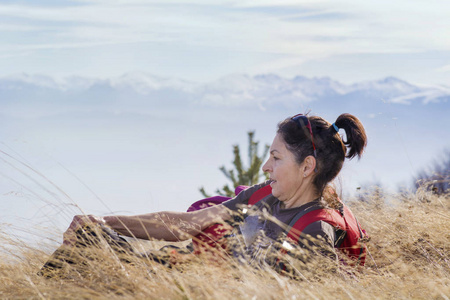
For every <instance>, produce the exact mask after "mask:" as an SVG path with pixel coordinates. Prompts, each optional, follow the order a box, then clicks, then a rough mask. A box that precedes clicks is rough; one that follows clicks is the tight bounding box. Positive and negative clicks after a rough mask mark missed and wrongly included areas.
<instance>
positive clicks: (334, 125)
mask: <svg viewBox="0 0 450 300" xmlns="http://www.w3.org/2000/svg"><path fill="white" fill-rule="evenodd" d="M331 125H333V128H334V130H336V132H339V127H337V126H336V124H335V123H333V124H331Z"/></svg>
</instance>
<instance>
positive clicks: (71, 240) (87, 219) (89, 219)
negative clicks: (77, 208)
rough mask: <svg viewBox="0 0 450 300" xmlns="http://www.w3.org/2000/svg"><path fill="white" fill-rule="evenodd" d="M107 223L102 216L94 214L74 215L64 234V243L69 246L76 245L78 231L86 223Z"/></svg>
mask: <svg viewBox="0 0 450 300" xmlns="http://www.w3.org/2000/svg"><path fill="white" fill-rule="evenodd" d="M95 224H105V220H104V219H103V218H102V217H97V216H94V215H77V216H75V217H73V220H72V222H71V223H70V225H69V228H67V230H66V232H64V234H63V244H64V245H67V246H74V245H75V242H76V231H77V230H78V229H80V228H83V226H85V225H95Z"/></svg>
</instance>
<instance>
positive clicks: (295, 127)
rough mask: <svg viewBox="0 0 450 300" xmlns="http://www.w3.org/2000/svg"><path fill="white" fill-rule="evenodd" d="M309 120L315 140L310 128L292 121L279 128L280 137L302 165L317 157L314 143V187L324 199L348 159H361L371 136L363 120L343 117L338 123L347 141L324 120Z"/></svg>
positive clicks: (284, 122)
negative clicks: (331, 182) (327, 187)
mask: <svg viewBox="0 0 450 300" xmlns="http://www.w3.org/2000/svg"><path fill="white" fill-rule="evenodd" d="M306 117H307V118H308V120H309V122H310V123H311V129H312V133H313V136H312V137H311V134H310V133H309V130H308V129H307V128H306V124H302V122H295V121H294V120H292V118H287V119H285V120H284V121H281V122H280V123H279V124H278V130H277V133H278V134H280V135H281V136H282V137H283V139H284V141H285V143H286V147H287V149H288V150H289V151H291V152H292V153H293V154H294V155H295V157H296V160H297V162H298V163H299V164H300V163H302V162H303V160H304V159H305V158H306V157H307V156H309V155H313V156H314V150H313V143H312V142H314V144H315V146H316V155H317V157H316V174H315V178H314V181H313V184H314V186H315V187H316V189H317V191H318V193H319V194H320V195H322V194H323V191H324V189H325V187H326V185H327V184H328V183H329V182H330V181H332V180H333V179H334V178H335V177H336V176H337V175H338V174H339V172H340V171H341V169H342V165H343V163H344V159H345V157H347V158H349V159H352V158H353V157H355V156H358V158H360V157H361V155H362V153H363V150H364V147H365V146H366V145H367V136H366V132H365V130H364V127H363V125H362V123H361V122H360V121H359V119H358V118H356V117H355V116H353V115H351V114H348V113H345V114H342V115H340V116H339V117H338V118H337V119H336V121H335V125H336V126H337V127H338V128H342V129H344V130H345V134H346V140H345V141H343V140H342V137H341V136H340V135H339V133H338V132H336V130H335V129H334V127H333V126H332V124H330V123H329V122H327V121H326V120H324V119H323V118H321V117H317V116H306ZM305 121H306V120H305ZM300 124H302V125H300ZM311 138H312V139H311Z"/></svg>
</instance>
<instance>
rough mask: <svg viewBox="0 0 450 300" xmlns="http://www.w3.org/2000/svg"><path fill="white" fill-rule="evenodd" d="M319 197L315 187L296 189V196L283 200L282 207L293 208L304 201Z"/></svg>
mask: <svg viewBox="0 0 450 300" xmlns="http://www.w3.org/2000/svg"><path fill="white" fill-rule="evenodd" d="M317 198H319V193H317V192H316V191H315V189H312V188H309V189H305V190H304V191H301V190H299V191H297V193H296V196H294V197H292V198H291V199H289V200H286V201H283V206H282V207H283V208H285V209H287V208H294V207H300V206H302V205H304V204H306V203H309V202H311V201H314V200H316V199H317Z"/></svg>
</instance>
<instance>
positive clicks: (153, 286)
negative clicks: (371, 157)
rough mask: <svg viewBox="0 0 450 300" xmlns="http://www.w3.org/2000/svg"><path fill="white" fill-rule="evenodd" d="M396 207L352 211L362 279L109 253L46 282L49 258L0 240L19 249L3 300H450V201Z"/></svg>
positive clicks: (411, 199)
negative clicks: (361, 242)
mask: <svg viewBox="0 0 450 300" xmlns="http://www.w3.org/2000/svg"><path fill="white" fill-rule="evenodd" d="M394 200H396V203H393V204H390V205H389V206H388V205H386V204H384V203H381V202H379V201H377V200H376V199H372V201H370V202H367V203H352V204H350V207H351V208H352V210H353V211H354V213H355V214H356V215H357V216H358V218H359V220H360V221H361V223H362V224H363V227H364V228H365V229H366V230H367V231H368V233H369V234H370V236H371V241H370V242H369V243H368V249H369V257H368V258H367V263H366V266H365V267H364V268H363V269H362V270H360V271H358V272H354V270H353V272H351V271H350V270H348V269H344V268H342V269H341V270H339V271H337V272H330V271H329V268H323V267H321V266H323V264H321V263H323V261H322V262H320V261H319V262H316V263H318V264H316V263H312V264H311V265H308V266H306V267H300V265H299V268H300V269H299V270H300V272H301V274H302V275H303V276H304V279H303V280H295V279H291V278H289V277H287V276H283V275H280V274H278V273H276V272H274V271H271V270H270V269H265V270H262V271H261V270H259V271H256V270H255V269H252V268H250V267H247V266H243V265H238V264H236V262H235V261H232V260H227V259H224V260H221V261H215V262H213V261H210V260H207V259H205V258H204V257H198V258H196V259H194V260H192V261H189V262H187V263H183V264H179V265H177V266H175V267H174V268H171V269H169V268H167V267H164V266H163V265H161V264H158V263H154V262H152V261H151V260H146V259H134V260H133V263H131V264H127V263H122V262H121V261H120V260H119V259H118V258H117V257H116V256H115V255H113V253H112V252H111V250H110V249H107V248H106V249H103V250H96V253H94V254H93V255H95V257H96V259H93V260H88V261H87V263H86V265H85V266H83V267H80V266H78V267H76V268H72V267H68V268H67V269H65V271H64V273H63V274H62V276H60V277H58V278H53V279H46V278H43V277H40V276H38V275H36V273H37V272H38V270H39V269H40V267H41V266H42V264H43V263H44V262H45V261H46V259H47V258H48V256H49V252H47V251H42V250H38V249H29V248H27V247H26V246H24V245H17V244H14V242H13V241H12V240H11V239H9V238H8V236H0V238H1V239H2V244H3V247H14V246H16V248H17V252H16V254H17V256H16V257H17V258H16V259H14V260H13V262H11V261H12V260H11V256H10V255H6V256H4V257H2V263H1V265H0V298H2V299H8V298H31V299H33V298H37V299H38V298H43V299H47V298H48V299H53V298H56V299H58V298H89V299H92V298H93V299H96V298H98V299H103V298H111V299H113V298H137V299H330V298H338V299H361V298H362V299H448V298H449V295H450V257H449V248H450V226H449V225H450V215H449V208H450V197H449V196H448V195H447V196H440V197H437V196H435V195H432V194H428V193H426V192H424V191H419V192H418V193H417V194H415V195H410V196H397V197H395V198H394ZM149 245H150V247H155V243H153V242H150V243H147V244H145V246H146V247H147V246H149Z"/></svg>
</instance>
